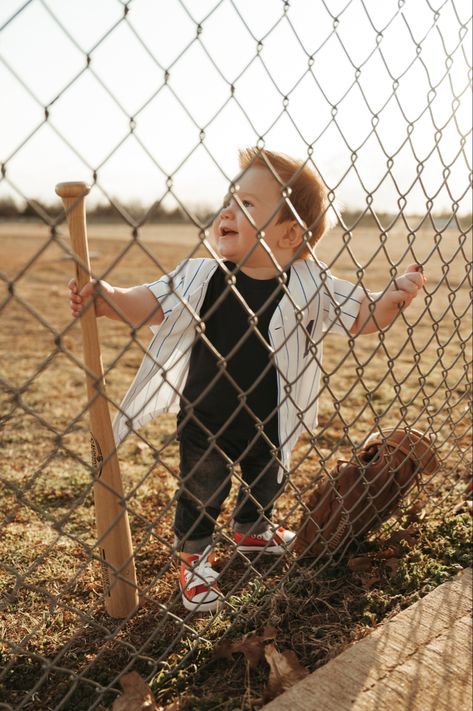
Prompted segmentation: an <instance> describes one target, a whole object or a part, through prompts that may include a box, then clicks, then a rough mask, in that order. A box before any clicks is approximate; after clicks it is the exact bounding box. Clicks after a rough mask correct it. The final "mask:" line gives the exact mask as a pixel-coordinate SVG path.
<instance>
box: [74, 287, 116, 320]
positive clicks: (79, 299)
mask: <svg viewBox="0 0 473 711" xmlns="http://www.w3.org/2000/svg"><path fill="white" fill-rule="evenodd" d="M67 286H68V288H69V304H70V307H71V313H72V315H73V316H74V318H77V317H78V316H80V314H81V311H82V309H83V308H84V306H85V305H86V304H87V302H88V301H90V300H91V299H92V297H93V295H94V293H95V294H96V296H95V315H96V316H108V318H116V312H115V310H114V309H113V308H112V307H111V306H110V304H109V303H107V301H106V300H105V299H102V298H101V296H99V294H104V295H105V296H106V297H107V298H112V297H113V294H114V293H115V289H114V287H113V286H112V285H111V284H109V283H108V282H106V281H103V279H101V280H100V281H97V280H96V279H93V280H92V281H89V283H88V284H86V285H85V286H84V287H83V288H82V289H81V290H80V292H79V291H78V289H77V282H76V280H75V279H71V281H70V282H69V283H68V285H67Z"/></svg>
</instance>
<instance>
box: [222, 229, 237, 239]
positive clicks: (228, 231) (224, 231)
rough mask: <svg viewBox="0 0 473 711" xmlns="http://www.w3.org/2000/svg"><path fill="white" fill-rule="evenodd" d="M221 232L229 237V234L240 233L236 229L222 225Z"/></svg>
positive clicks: (223, 235)
mask: <svg viewBox="0 0 473 711" xmlns="http://www.w3.org/2000/svg"><path fill="white" fill-rule="evenodd" d="M220 234H221V235H222V237H227V236H228V235H236V234H238V233H237V231H236V230H231V229H229V228H228V227H221V228H220Z"/></svg>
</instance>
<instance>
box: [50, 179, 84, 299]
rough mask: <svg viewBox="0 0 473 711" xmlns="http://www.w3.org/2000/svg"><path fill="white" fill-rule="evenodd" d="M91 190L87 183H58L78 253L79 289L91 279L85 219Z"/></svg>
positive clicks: (57, 191) (74, 245) (74, 249)
mask: <svg viewBox="0 0 473 711" xmlns="http://www.w3.org/2000/svg"><path fill="white" fill-rule="evenodd" d="M89 192H90V185H88V184H87V183H81V182H71V183H59V184H58V185H56V193H57V195H59V197H61V198H62V201H63V203H64V209H65V211H66V217H67V224H68V226H69V234H70V236H71V243H72V249H73V251H74V254H75V255H76V260H75V264H76V281H77V288H78V290H79V291H80V290H81V289H82V288H83V287H84V286H85V285H86V284H87V283H88V282H89V281H90V279H91V273H90V258H89V249H88V246H87V227H86V224H87V223H86V219H85V197H86V196H87V195H88V194H89Z"/></svg>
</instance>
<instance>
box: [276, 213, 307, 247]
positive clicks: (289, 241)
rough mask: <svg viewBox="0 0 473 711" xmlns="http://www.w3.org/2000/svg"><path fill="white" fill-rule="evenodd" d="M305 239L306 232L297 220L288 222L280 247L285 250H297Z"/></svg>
mask: <svg viewBox="0 0 473 711" xmlns="http://www.w3.org/2000/svg"><path fill="white" fill-rule="evenodd" d="M303 239H304V230H303V229H302V227H301V226H300V225H299V224H298V223H297V222H296V220H288V221H287V222H286V230H285V232H284V233H283V235H282V236H281V238H280V246H281V247H283V248H284V249H296V247H299V245H300V244H301V243H302V241H303Z"/></svg>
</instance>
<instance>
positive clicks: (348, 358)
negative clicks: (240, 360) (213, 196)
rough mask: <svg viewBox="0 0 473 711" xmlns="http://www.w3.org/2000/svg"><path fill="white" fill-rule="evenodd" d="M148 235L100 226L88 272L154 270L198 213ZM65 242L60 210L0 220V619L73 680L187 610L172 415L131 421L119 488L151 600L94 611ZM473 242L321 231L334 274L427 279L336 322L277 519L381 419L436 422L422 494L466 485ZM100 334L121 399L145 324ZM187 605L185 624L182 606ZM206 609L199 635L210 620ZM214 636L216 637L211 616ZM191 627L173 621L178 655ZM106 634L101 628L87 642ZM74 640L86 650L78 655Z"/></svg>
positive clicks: (142, 274)
mask: <svg viewBox="0 0 473 711" xmlns="http://www.w3.org/2000/svg"><path fill="white" fill-rule="evenodd" d="M138 236H139V240H138V241H136V240H135V241H133V240H132V239H131V234H130V230H129V229H127V228H126V227H122V226H109V225H104V226H99V225H92V226H91V227H90V229H89V244H90V250H91V254H92V263H93V270H94V273H95V274H96V275H97V276H99V277H103V278H106V279H108V280H109V281H111V282H112V283H114V284H118V285H121V286H130V285H132V284H137V283H143V282H146V281H151V280H153V279H155V278H157V277H158V276H159V275H160V274H161V273H162V271H164V270H170V269H172V268H173V267H174V266H175V264H176V263H177V262H178V261H179V260H181V259H182V258H183V257H185V256H186V255H188V254H189V252H190V250H193V249H195V248H196V247H195V246H196V245H198V240H197V230H196V229H195V228H194V227H192V226H163V225H159V226H150V227H146V228H145V229H144V230H143V231H141V232H140V233H139V235H138ZM67 244H68V243H67V239H66V235H65V231H64V228H63V227H62V228H61V229H60V230H59V233H58V234H57V235H56V236H54V237H51V235H50V231H49V229H48V228H46V227H44V226H41V225H36V224H26V223H23V224H18V225H13V224H4V225H1V226H0V324H1V329H0V378H1V379H0V424H1V430H0V438H1V452H0V490H1V491H2V494H1V502H0V514H1V516H2V518H1V519H0V531H1V533H0V536H1V538H2V541H3V543H2V544H1V553H2V556H1V557H2V560H3V564H4V582H3V584H2V585H1V586H0V591H1V592H2V593H4V594H7V599H8V604H4V606H3V610H4V612H3V613H2V608H1V607H0V625H1V626H0V630H1V631H2V632H3V635H4V639H6V640H7V642H8V645H7V646H8V647H9V648H10V650H12V649H13V648H12V645H15V644H18V645H19V646H20V647H21V648H22V649H23V650H26V651H28V653H32V654H33V657H32V659H34V655H38V658H42V657H43V656H44V657H47V658H49V659H51V658H53V657H54V655H55V654H59V655H60V657H58V662H57V665H58V666H61V665H62V664H63V662H64V659H66V660H67V663H64V666H65V667H66V671H64V672H63V676H64V678H62V677H61V674H59V672H58V674H59V677H58V678H59V681H58V682H57V683H58V684H59V682H61V683H62V684H65V683H66V681H65V679H67V678H68V677H67V668H71V667H74V668H75V669H81V670H84V669H85V670H87V669H90V667H91V665H93V663H94V660H95V659H96V657H97V654H98V652H97V649H100V654H101V655H102V661H103V660H107V659H108V657H107V654H110V655H112V656H113V657H114V663H116V662H117V659H119V657H120V655H123V658H124V659H127V658H128V657H127V653H128V650H127V644H132V645H134V650H135V652H136V651H137V650H138V652H137V653H138V654H141V657H140V658H142V660H143V664H144V666H145V667H146V663H148V660H149V659H156V658H157V657H159V658H162V659H166V655H167V654H171V651H172V649H171V648H170V649H169V650H166V645H167V644H169V643H170V642H169V640H172V639H177V637H176V635H177V633H178V631H180V630H181V623H180V619H181V618H185V615H184V610H183V608H182V607H180V603H179V601H178V600H177V599H176V583H175V572H174V569H173V567H172V564H171V561H170V557H169V548H168V546H167V544H168V543H170V542H171V541H172V533H171V522H172V497H173V492H174V489H175V484H176V474H177V447H176V444H175V442H174V441H171V442H170V443H166V441H167V437H168V436H169V435H170V434H172V432H173V428H174V417H172V416H163V417H161V418H159V420H157V421H155V422H154V423H152V424H151V425H149V426H148V427H146V428H145V429H144V431H143V432H142V434H143V435H144V441H143V440H141V439H140V438H138V437H131V438H129V440H128V441H127V442H126V443H125V445H124V446H123V447H122V449H121V451H120V460H121V467H122V476H123V478H124V481H125V487H126V490H127V491H128V492H130V491H132V489H134V492H135V493H134V495H133V497H132V499H131V500H130V520H131V525H132V529H133V536H134V542H135V548H136V560H137V568H138V575H139V579H140V584H141V586H142V588H143V589H144V590H145V599H144V603H143V607H142V610H141V611H140V613H139V614H138V615H137V616H136V618H135V620H134V621H132V622H130V623H128V625H125V626H124V627H123V628H120V625H118V626H115V623H114V624H113V625H112V627H111V626H110V625H111V623H110V621H109V620H107V618H106V617H105V616H104V615H103V613H102V611H101V603H100V589H101V583H100V571H99V569H98V565H97V564H95V563H91V561H90V546H93V544H94V516H93V507H92V505H91V478H90V469H89V466H88V461H89V454H88V434H87V433H88V426H87V415H86V413H85V412H84V408H85V404H86V399H85V391H84V378H83V372H82V369H81V363H82V355H81V338H80V330H79V324H78V323H77V322H73V321H72V320H71V318H70V315H69V310H68V304H67V288H66V283H67V281H68V280H69V278H70V277H71V276H72V273H73V265H72V262H71V260H70V258H69V254H68V246H67ZM466 245H468V241H467V238H466V236H463V237H462V236H459V234H458V232H456V231H455V230H453V229H451V230H448V231H446V232H444V233H443V234H442V235H436V234H435V233H434V231H429V230H428V229H421V230H420V231H418V232H417V233H416V234H415V236H414V235H413V234H411V236H410V237H409V236H408V231H407V230H406V229H399V228H398V229H394V230H392V231H390V232H389V235H386V236H385V238H383V237H380V234H379V232H377V231H375V230H364V229H361V228H359V229H357V230H355V232H354V233H353V235H352V237H351V238H350V239H348V238H347V236H345V237H344V235H343V234H342V232H341V231H340V230H339V231H337V230H335V231H333V232H332V233H330V234H329V235H327V236H326V237H325V239H324V240H323V242H322V243H321V244H320V246H319V248H318V254H319V257H320V258H321V259H322V260H323V261H325V262H326V263H328V264H329V265H331V268H332V270H333V271H334V273H335V274H336V275H337V276H341V277H344V278H347V279H350V280H352V281H354V280H356V272H357V270H363V271H364V269H365V268H366V275H365V276H364V277H363V281H364V284H365V286H366V287H367V288H369V289H373V290H376V289H381V288H383V286H384V285H385V284H386V282H387V280H388V279H389V277H390V274H393V273H394V272H393V266H392V265H395V267H396V268H397V269H398V273H401V272H402V269H403V267H404V266H406V265H407V264H409V263H411V262H413V261H418V262H421V263H422V264H423V265H424V270H425V274H426V276H427V278H428V282H427V285H426V288H425V293H424V294H423V295H422V296H420V297H419V298H418V299H417V300H416V301H415V302H414V303H413V305H412V307H411V308H410V309H409V311H407V312H406V313H405V314H400V316H399V317H398V318H397V319H396V321H395V322H394V324H393V325H392V326H391V327H390V328H389V329H388V331H387V332H386V333H383V334H373V335H369V336H363V337H360V338H359V339H357V340H356V341H355V344H354V346H353V348H352V349H351V350H350V349H349V348H348V340H347V339H346V338H344V337H341V336H332V337H329V338H327V339H326V342H325V344H324V349H325V356H324V368H325V372H326V374H327V375H328V384H327V387H326V388H325V390H324V392H323V393H322V397H321V402H320V428H319V436H318V439H317V444H316V446H315V447H311V446H310V443H309V440H308V438H307V437H302V438H301V441H300V443H299V445H298V446H297V448H296V451H295V453H294V454H295V456H294V462H295V463H296V462H300V465H299V466H298V467H297V469H296V470H295V471H294V473H293V476H292V479H291V486H290V487H289V489H288V491H287V492H286V493H285V494H284V495H283V496H282V497H281V498H280V499H279V501H278V504H277V513H276V517H277V518H278V520H281V522H283V521H284V522H285V523H287V525H288V526H294V525H296V523H297V520H298V518H299V505H298V502H297V496H296V492H297V491H299V492H304V490H305V489H306V488H307V486H308V484H309V482H310V480H311V479H312V478H313V476H314V473H316V472H317V471H319V470H320V461H321V462H322V466H325V467H328V468H330V467H331V466H332V465H333V464H334V463H335V461H336V459H338V458H341V457H346V456H349V454H350V452H351V450H352V447H353V446H354V445H357V444H358V443H360V442H361V441H362V440H363V439H364V438H365V436H366V434H367V433H368V432H369V431H370V430H371V429H372V428H373V427H374V426H376V425H377V424H379V425H380V426H382V427H392V426H397V425H403V424H408V425H411V426H414V427H416V428H418V429H422V430H428V431H429V432H431V433H433V434H434V435H435V437H436V443H437V446H438V447H439V452H440V456H441V459H442V469H441V472H440V473H439V474H438V475H436V476H435V478H434V479H433V480H431V481H426V482H424V489H423V491H422V492H421V494H420V499H421V500H422V501H424V502H425V503H426V505H427V510H438V511H441V510H449V509H451V508H452V506H453V505H454V504H455V503H456V502H458V501H459V500H461V497H462V492H463V490H464V488H465V482H466V479H467V477H468V472H469V462H468V450H469V445H470V440H471V421H470V418H469V414H468V402H467V398H468V394H469V384H470V383H471V371H469V370H468V368H469V364H470V363H471V341H470V337H471V315H470V313H469V306H470V299H471V296H470V294H469V286H470V284H469V272H468V271H467V270H468V265H467V262H468V261H469V260H470V259H471V253H467V252H468V250H470V252H471V249H470V248H469V247H467V246H466ZM196 254H198V255H202V254H205V249H204V247H202V246H200V247H199V246H198V247H197V248H196ZM360 273H361V272H360ZM100 334H101V342H102V350H103V360H104V364H105V367H106V370H107V371H108V372H107V386H108V394H109V396H110V398H111V400H112V401H114V402H115V403H119V401H120V399H121V397H122V396H123V394H124V392H125V391H126V389H127V387H128V385H129V383H130V382H131V380H132V378H133V375H134V373H135V371H136V368H137V366H138V364H139V362H140V360H141V358H142V354H143V350H144V349H145V347H146V343H147V342H148V340H149V332H148V330H147V329H146V328H145V329H141V330H140V331H139V333H138V334H137V337H136V339H134V340H133V339H132V338H131V337H130V330H129V328H128V327H127V326H125V325H122V324H117V323H116V322H107V323H106V322H103V321H102V322H101V323H100ZM112 366H113V367H112ZM163 444H164V445H165V446H164V448H163ZM158 449H161V451H160V454H159V459H157V455H156V451H157V450H158ZM234 494H235V492H234V491H233V493H232V498H231V499H230V500H229V501H228V503H227V505H226V507H225V510H224V512H223V514H222V533H226V532H227V533H228V529H227V527H226V526H227V522H228V520H229V517H230V513H231V504H232V500H233V496H234ZM15 571H16V572H15ZM227 573H228V574H227V578H228V581H227V583H225V584H224V589H225V591H226V592H227V593H228V594H229V595H230V594H232V595H240V594H241V591H242V590H243V591H246V593H247V594H248V595H250V596H251V594H254V593H255V589H256V588H255V582H254V580H255V579H256V582H258V580H259V577H258V576H259V575H260V573H258V571H256V572H255V570H254V569H251V570H250V571H249V572H248V571H246V572H245V571H244V570H243V571H242V569H241V567H238V566H237V567H236V569H235V570H234V569H233V568H232V565H231V564H230V566H229V568H228V571H227ZM269 573H272V569H270V570H269ZM279 576H280V571H279ZM166 604H167V605H168V606H169V608H170V610H171V611H172V613H173V614H175V615H176V618H172V617H171V618H169V617H166V621H165V623H164V624H161V626H158V627H157V628H156V629H154V626H155V623H154V622H153V621H154V620H156V619H158V617H159V615H160V612H161V610H162V608H161V605H166ZM91 620H92V621H93V623H91ZM185 620H186V624H190V623H189V619H188V617H187V618H185ZM199 624H200V627H198V629H199V633H200V634H202V635H203V636H204V637H205V635H206V634H207V632H208V628H207V625H208V623H207V622H201V623H199ZM111 629H114V630H116V638H115V642H116V640H117V639H118V640H121V641H122V644H121V646H120V645H118V646H116V645H115V646H113V645H112V644H111V642H110V650H109V651H108V652H107V649H108V648H107V644H108V642H105V643H104V641H103V635H104V630H105V632H106V631H107V630H111ZM213 636H214V638H216V637H217V638H218V630H217V633H215V634H214V635H213ZM191 638H192V636H191V637H189V638H186V637H185V636H184V637H182V635H180V636H179V639H178V641H179V645H180V646H181V650H180V652H179V653H180V655H181V658H182V657H183V656H185V649H186V644H187V645H188V646H189V649H190V646H191V642H190V641H189V639H191ZM143 639H147V642H146V645H143V644H142V642H143ZM97 640H100V644H99V643H98V642H97V643H96V645H95V647H94V644H95V642H96V641H97ZM94 641H95V642H94ZM140 644H142V647H143V648H141V647H140ZM176 644H177V643H176ZM66 647H67V651H65V649H66ZM171 647H172V644H171ZM85 649H86V650H87V653H85V652H84V650H85ZM140 650H141V651H140ZM183 650H184V651H183ZM13 651H14V650H13ZM79 657H80V658H81V661H80V664H79V663H78V662H77V665H76V666H74V663H75V662H74V660H78V659H79ZM36 661H37V660H36ZM30 663H31V664H32V665H33V666H34V663H35V662H30ZM37 663H39V662H37ZM124 663H125V662H124ZM149 663H150V664H151V662H149ZM165 667H166V664H165V663H163V666H162V668H163V669H165ZM117 668H120V666H118V667H117ZM30 672H31V674H32V678H36V677H35V674H37V673H38V672H37V670H36V672H34V673H33V671H31V670H30V671H28V670H27V671H25V675H26V676H25V678H27V677H28V673H30ZM84 673H86V672H84ZM95 679H96V681H97V682H98V683H101V682H103V683H104V684H105V685H106V684H108V683H109V682H110V677H109V676H107V674H105V672H104V677H103V680H101V678H100V674H98V675H96V677H95ZM25 684H26V682H25ZM25 688H30V687H29V686H28V685H27V686H26V687H25ZM26 708H40V706H34V705H33V706H26ZM41 708H43V707H42V706H41ZM45 708H46V707H45ZM64 708H69V707H68V706H67V705H66V706H64ZM70 708H82V707H79V706H74V707H73V706H71V707H70ZM83 708H89V707H88V706H87V707H86V706H83ZM222 708H223V707H222ZM242 708H243V707H242Z"/></svg>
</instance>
